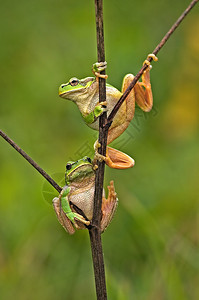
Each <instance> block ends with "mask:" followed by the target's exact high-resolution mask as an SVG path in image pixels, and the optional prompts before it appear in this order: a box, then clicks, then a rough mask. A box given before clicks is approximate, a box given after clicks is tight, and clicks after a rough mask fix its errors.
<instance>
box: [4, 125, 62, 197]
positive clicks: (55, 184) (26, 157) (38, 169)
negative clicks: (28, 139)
mask: <svg viewBox="0 0 199 300" xmlns="http://www.w3.org/2000/svg"><path fill="white" fill-rule="evenodd" d="M0 135H1V136H2V137H3V138H4V140H6V142H8V143H9V144H10V145H11V146H12V147H13V148H14V149H15V150H16V151H17V152H19V154H21V155H22V156H23V157H24V158H25V159H26V160H27V161H28V162H29V163H30V164H31V165H32V166H33V167H34V168H35V169H36V170H37V171H38V172H39V173H40V174H41V175H42V176H43V177H44V178H45V179H46V180H47V181H48V182H49V183H50V184H51V185H52V186H53V187H54V188H55V189H56V190H57V191H58V192H59V193H60V192H61V190H62V188H61V187H60V186H59V185H58V184H57V183H56V182H55V181H54V180H53V179H52V178H51V177H50V176H49V175H48V174H47V173H46V172H45V171H44V170H43V169H42V168H41V167H40V166H39V165H38V164H37V163H36V162H35V161H34V160H33V159H32V158H31V157H30V156H29V155H28V154H27V153H26V152H25V151H23V150H22V149H21V148H20V147H19V146H18V145H17V144H16V143H15V142H14V141H13V140H11V139H10V138H9V137H8V136H7V134H5V133H4V132H3V131H2V130H0Z"/></svg>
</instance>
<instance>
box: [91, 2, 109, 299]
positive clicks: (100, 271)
mask: <svg viewBox="0 0 199 300" xmlns="http://www.w3.org/2000/svg"><path fill="white" fill-rule="evenodd" d="M102 2H103V1H102V0H95V15H96V31H97V53H98V61H99V62H104V61H105V52H104V30H103V3H102ZM102 74H105V71H103V72H102ZM105 100H106V81H105V79H103V78H99V102H102V101H105ZM106 120H107V116H106V113H104V114H102V116H100V119H99V139H98V140H99V143H100V144H101V147H100V148H99V153H100V154H102V155H106V144H107V135H108V130H106V129H105V126H104V125H105V123H106ZM104 167H105V164H104V162H98V169H97V171H96V177H95V195H94V208H93V219H92V225H93V226H92V228H91V229H90V230H89V236H90V242H91V250H92V258H93V268H94V273H95V287H96V294H97V299H98V300H106V299H107V292H106V280H105V269H104V258H103V251H102V241H101V230H100V220H101V206H102V193H103V182H104Z"/></svg>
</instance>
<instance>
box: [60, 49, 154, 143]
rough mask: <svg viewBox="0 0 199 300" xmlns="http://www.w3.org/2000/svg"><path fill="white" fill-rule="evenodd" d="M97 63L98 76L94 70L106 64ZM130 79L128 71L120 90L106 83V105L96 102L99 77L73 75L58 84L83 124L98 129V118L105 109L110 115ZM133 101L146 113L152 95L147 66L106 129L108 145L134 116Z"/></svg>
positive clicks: (150, 106) (151, 101)
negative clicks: (73, 104)
mask: <svg viewBox="0 0 199 300" xmlns="http://www.w3.org/2000/svg"><path fill="white" fill-rule="evenodd" d="M149 56H151V57H152V58H153V59H154V60H157V58H156V57H155V56H154V55H153V54H151V55H149ZM145 62H146V61H145ZM100 64H102V63H96V64H94V66H93V70H94V73H95V74H97V76H99V75H98V72H96V70H98V69H99V71H101V70H103V69H104V68H105V67H106V64H104V67H100ZM98 65H99V67H98ZM133 78H134V76H133V75H132V74H127V75H126V76H125V77H124V79H123V84H122V92H120V91H118V90H117V89H116V88H115V87H113V86H111V85H110V84H106V102H107V107H104V106H105V105H106V103H102V104H100V103H99V83H98V77H96V78H94V77H86V78H84V79H78V78H76V77H73V78H71V79H70V80H69V82H67V83H63V84H61V86H60V87H59V96H60V97H62V98H64V99H68V100H71V101H73V102H75V103H76V104H77V106H78V108H79V110H80V112H81V115H82V117H83V118H84V121H85V122H86V124H87V125H88V126H89V127H91V128H93V129H96V130H98V128H99V122H98V117H99V116H100V115H101V114H102V113H103V111H104V110H107V115H109V114H110V112H111V111H112V109H113V107H114V106H115V104H116V103H117V101H118V100H119V98H120V97H121V96H122V94H123V92H124V91H125V90H126V88H127V87H128V85H129V84H130V82H132V80H133ZM135 102H136V103H137V104H138V106H139V107H140V108H141V109H142V110H143V111H146V112H148V111H150V110H151V108H152V106H153V96H152V91H151V84H150V65H149V67H148V68H147V70H146V71H145V72H144V74H143V75H142V82H137V83H136V85H135V87H134V88H133V90H132V91H131V92H130V94H129V95H128V97H127V98H126V100H125V101H124V103H123V104H122V106H121V107H120V109H119V110H118V112H117V114H116V115H115V117H114V119H113V123H112V125H111V127H110V129H109V132H108V141H107V144H110V143H111V142H112V141H114V140H115V139H116V138H117V137H118V136H120V135H121V134H122V133H123V132H124V130H125V129H126V128H127V127H128V125H129V123H130V121H131V120H132V119H133V116H134V111H135ZM104 104H105V105H104Z"/></svg>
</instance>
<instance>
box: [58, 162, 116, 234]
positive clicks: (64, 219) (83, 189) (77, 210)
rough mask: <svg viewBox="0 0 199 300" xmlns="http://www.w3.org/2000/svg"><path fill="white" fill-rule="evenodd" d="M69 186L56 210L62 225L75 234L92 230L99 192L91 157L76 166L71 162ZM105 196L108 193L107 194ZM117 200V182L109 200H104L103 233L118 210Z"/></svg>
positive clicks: (68, 170) (111, 185)
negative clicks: (95, 201) (96, 198)
mask: <svg viewBox="0 0 199 300" xmlns="http://www.w3.org/2000/svg"><path fill="white" fill-rule="evenodd" d="M65 181H66V186H65V187H64V188H63V189H62V191H61V193H60V194H59V197H58V198H54V199H53V206H54V209H55V212H56V214H57V218H58V220H59V222H60V224H61V225H62V226H63V227H64V228H65V230H66V231H67V232H68V233H70V234H73V233H74V232H75V228H76V229H81V228H85V226H89V225H90V222H91V220H92V217H93V201H94V191H95V171H94V169H93V164H92V162H91V159H90V158H89V157H84V158H82V159H80V160H78V161H76V162H68V163H67V165H66V173H65ZM104 194H105V193H104ZM117 202H118V199H117V196H116V192H115V189H114V183H113V181H111V182H110V186H108V198H107V199H106V198H105V197H104V195H103V198H102V219H101V232H103V231H104V230H105V229H106V227H107V226H108V225H109V223H110V221H111V220H112V217H113V215H114V212H115V209H116V206H117Z"/></svg>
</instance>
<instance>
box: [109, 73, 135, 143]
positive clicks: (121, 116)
mask: <svg viewBox="0 0 199 300" xmlns="http://www.w3.org/2000/svg"><path fill="white" fill-rule="evenodd" d="M133 78H134V76H133V74H127V75H126V76H125V77H124V80H123V83H122V93H124V91H125V90H126V88H127V87H128V86H129V84H130V83H131V82H132V80H133ZM134 112H135V92H134V89H133V90H132V91H131V92H130V94H129V95H128V96H127V97H126V99H125V101H124V102H123V103H122V105H121V107H120V109H119V110H118V112H117V114H116V115H115V117H114V119H113V123H112V125H111V127H110V129H109V132H108V141H107V144H110V143H111V142H112V141H114V140H115V139H116V138H117V137H118V136H120V135H121V134H122V133H123V132H124V131H125V130H126V129H127V127H128V126H129V123H130V122H131V120H132V119H133V116H134Z"/></svg>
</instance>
